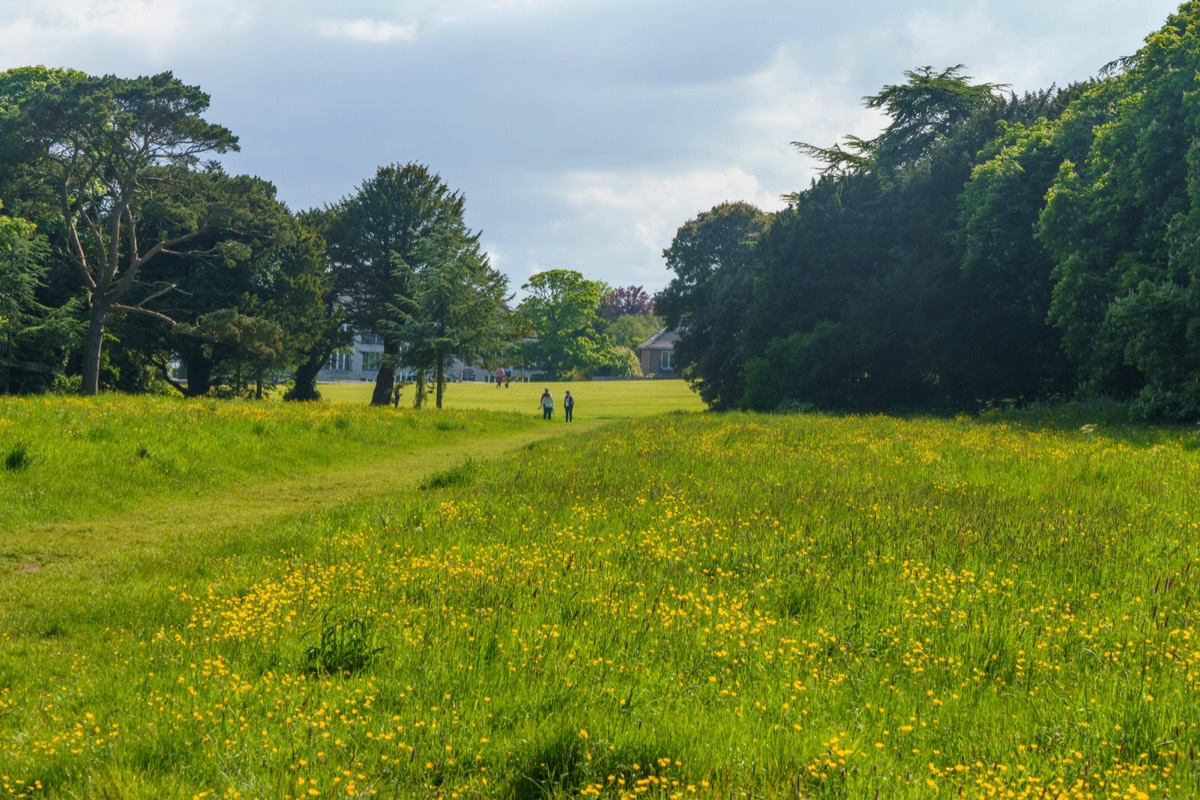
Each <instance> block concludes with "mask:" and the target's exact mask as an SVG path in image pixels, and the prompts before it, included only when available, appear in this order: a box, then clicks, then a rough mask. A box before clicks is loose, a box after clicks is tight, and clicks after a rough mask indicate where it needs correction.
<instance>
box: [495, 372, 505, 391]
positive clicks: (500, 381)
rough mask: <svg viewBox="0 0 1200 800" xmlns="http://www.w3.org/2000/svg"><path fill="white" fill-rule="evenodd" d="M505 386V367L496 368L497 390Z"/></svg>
mask: <svg viewBox="0 0 1200 800" xmlns="http://www.w3.org/2000/svg"><path fill="white" fill-rule="evenodd" d="M502 385H504V367H496V388H497V389H499V388H500V387H501V386H502Z"/></svg>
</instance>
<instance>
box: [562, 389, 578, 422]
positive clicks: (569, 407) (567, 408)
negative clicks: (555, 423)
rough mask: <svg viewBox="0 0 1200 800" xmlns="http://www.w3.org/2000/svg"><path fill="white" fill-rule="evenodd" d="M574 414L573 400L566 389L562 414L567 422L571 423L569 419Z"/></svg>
mask: <svg viewBox="0 0 1200 800" xmlns="http://www.w3.org/2000/svg"><path fill="white" fill-rule="evenodd" d="M574 412H575V398H574V397H571V390H570V389H567V396H566V397H564V398H563V414H564V416H565V417H566V418H567V422H570V421H571V417H572V415H573V414H574Z"/></svg>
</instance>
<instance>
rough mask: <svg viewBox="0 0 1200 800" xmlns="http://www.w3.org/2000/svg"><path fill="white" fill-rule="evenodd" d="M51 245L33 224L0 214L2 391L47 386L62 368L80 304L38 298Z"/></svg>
mask: <svg viewBox="0 0 1200 800" xmlns="http://www.w3.org/2000/svg"><path fill="white" fill-rule="evenodd" d="M48 256H49V247H48V246H47V245H46V243H45V241H44V240H42V239H41V238H40V237H38V236H37V233H36V230H35V228H34V226H33V225H32V224H31V223H28V222H25V221H24V220H20V219H13V218H11V217H5V216H0V394H9V393H12V392H14V391H32V390H37V389H41V388H45V387H46V386H47V385H48V384H49V383H50V382H51V380H52V378H53V376H54V375H55V374H57V373H58V372H60V371H61V369H62V366H63V363H62V362H63V349H64V348H65V347H66V346H67V345H68V344H69V343H70V342H71V340H72V338H73V335H74V332H75V327H76V326H75V324H74V319H73V317H74V312H75V311H76V310H77V306H78V303H71V304H69V305H68V306H66V307H62V308H59V309H50V308H47V307H46V306H44V305H43V304H42V303H40V302H39V301H38V296H37V293H38V289H39V288H40V287H41V286H42V285H43V282H44V280H45V275H46V270H47V268H46V265H45V261H46V259H47V258H48Z"/></svg>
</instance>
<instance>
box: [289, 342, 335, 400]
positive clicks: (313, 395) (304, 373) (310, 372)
mask: <svg viewBox="0 0 1200 800" xmlns="http://www.w3.org/2000/svg"><path fill="white" fill-rule="evenodd" d="M328 357H329V356H328V354H326V353H314V354H313V355H312V356H311V357H310V358H309V359H308V360H307V361H305V362H304V363H302V364H301V365H300V366H298V367H296V374H295V376H293V380H294V383H293V384H292V388H291V389H290V390H288V392H287V393H285V394H284V395H283V399H284V400H296V401H301V402H307V401H310V400H320V399H321V392H320V391H319V390H318V389H317V373H318V372H320V371H321V367H323V366H324V365H325V359H327V358H328Z"/></svg>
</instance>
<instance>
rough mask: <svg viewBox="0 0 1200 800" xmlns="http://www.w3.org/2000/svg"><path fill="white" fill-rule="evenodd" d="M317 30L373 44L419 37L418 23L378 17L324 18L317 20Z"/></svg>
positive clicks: (331, 35)
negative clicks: (391, 20) (405, 22)
mask: <svg viewBox="0 0 1200 800" xmlns="http://www.w3.org/2000/svg"><path fill="white" fill-rule="evenodd" d="M317 32H318V33H319V34H320V35H321V36H323V37H325V38H327V39H346V40H349V41H352V42H368V43H371V44H388V43H390V42H397V41H399V42H411V41H413V40H415V39H416V38H417V27H416V25H402V24H399V23H396V22H389V21H387V20H376V19H350V20H339V19H322V20H318V22H317Z"/></svg>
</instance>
